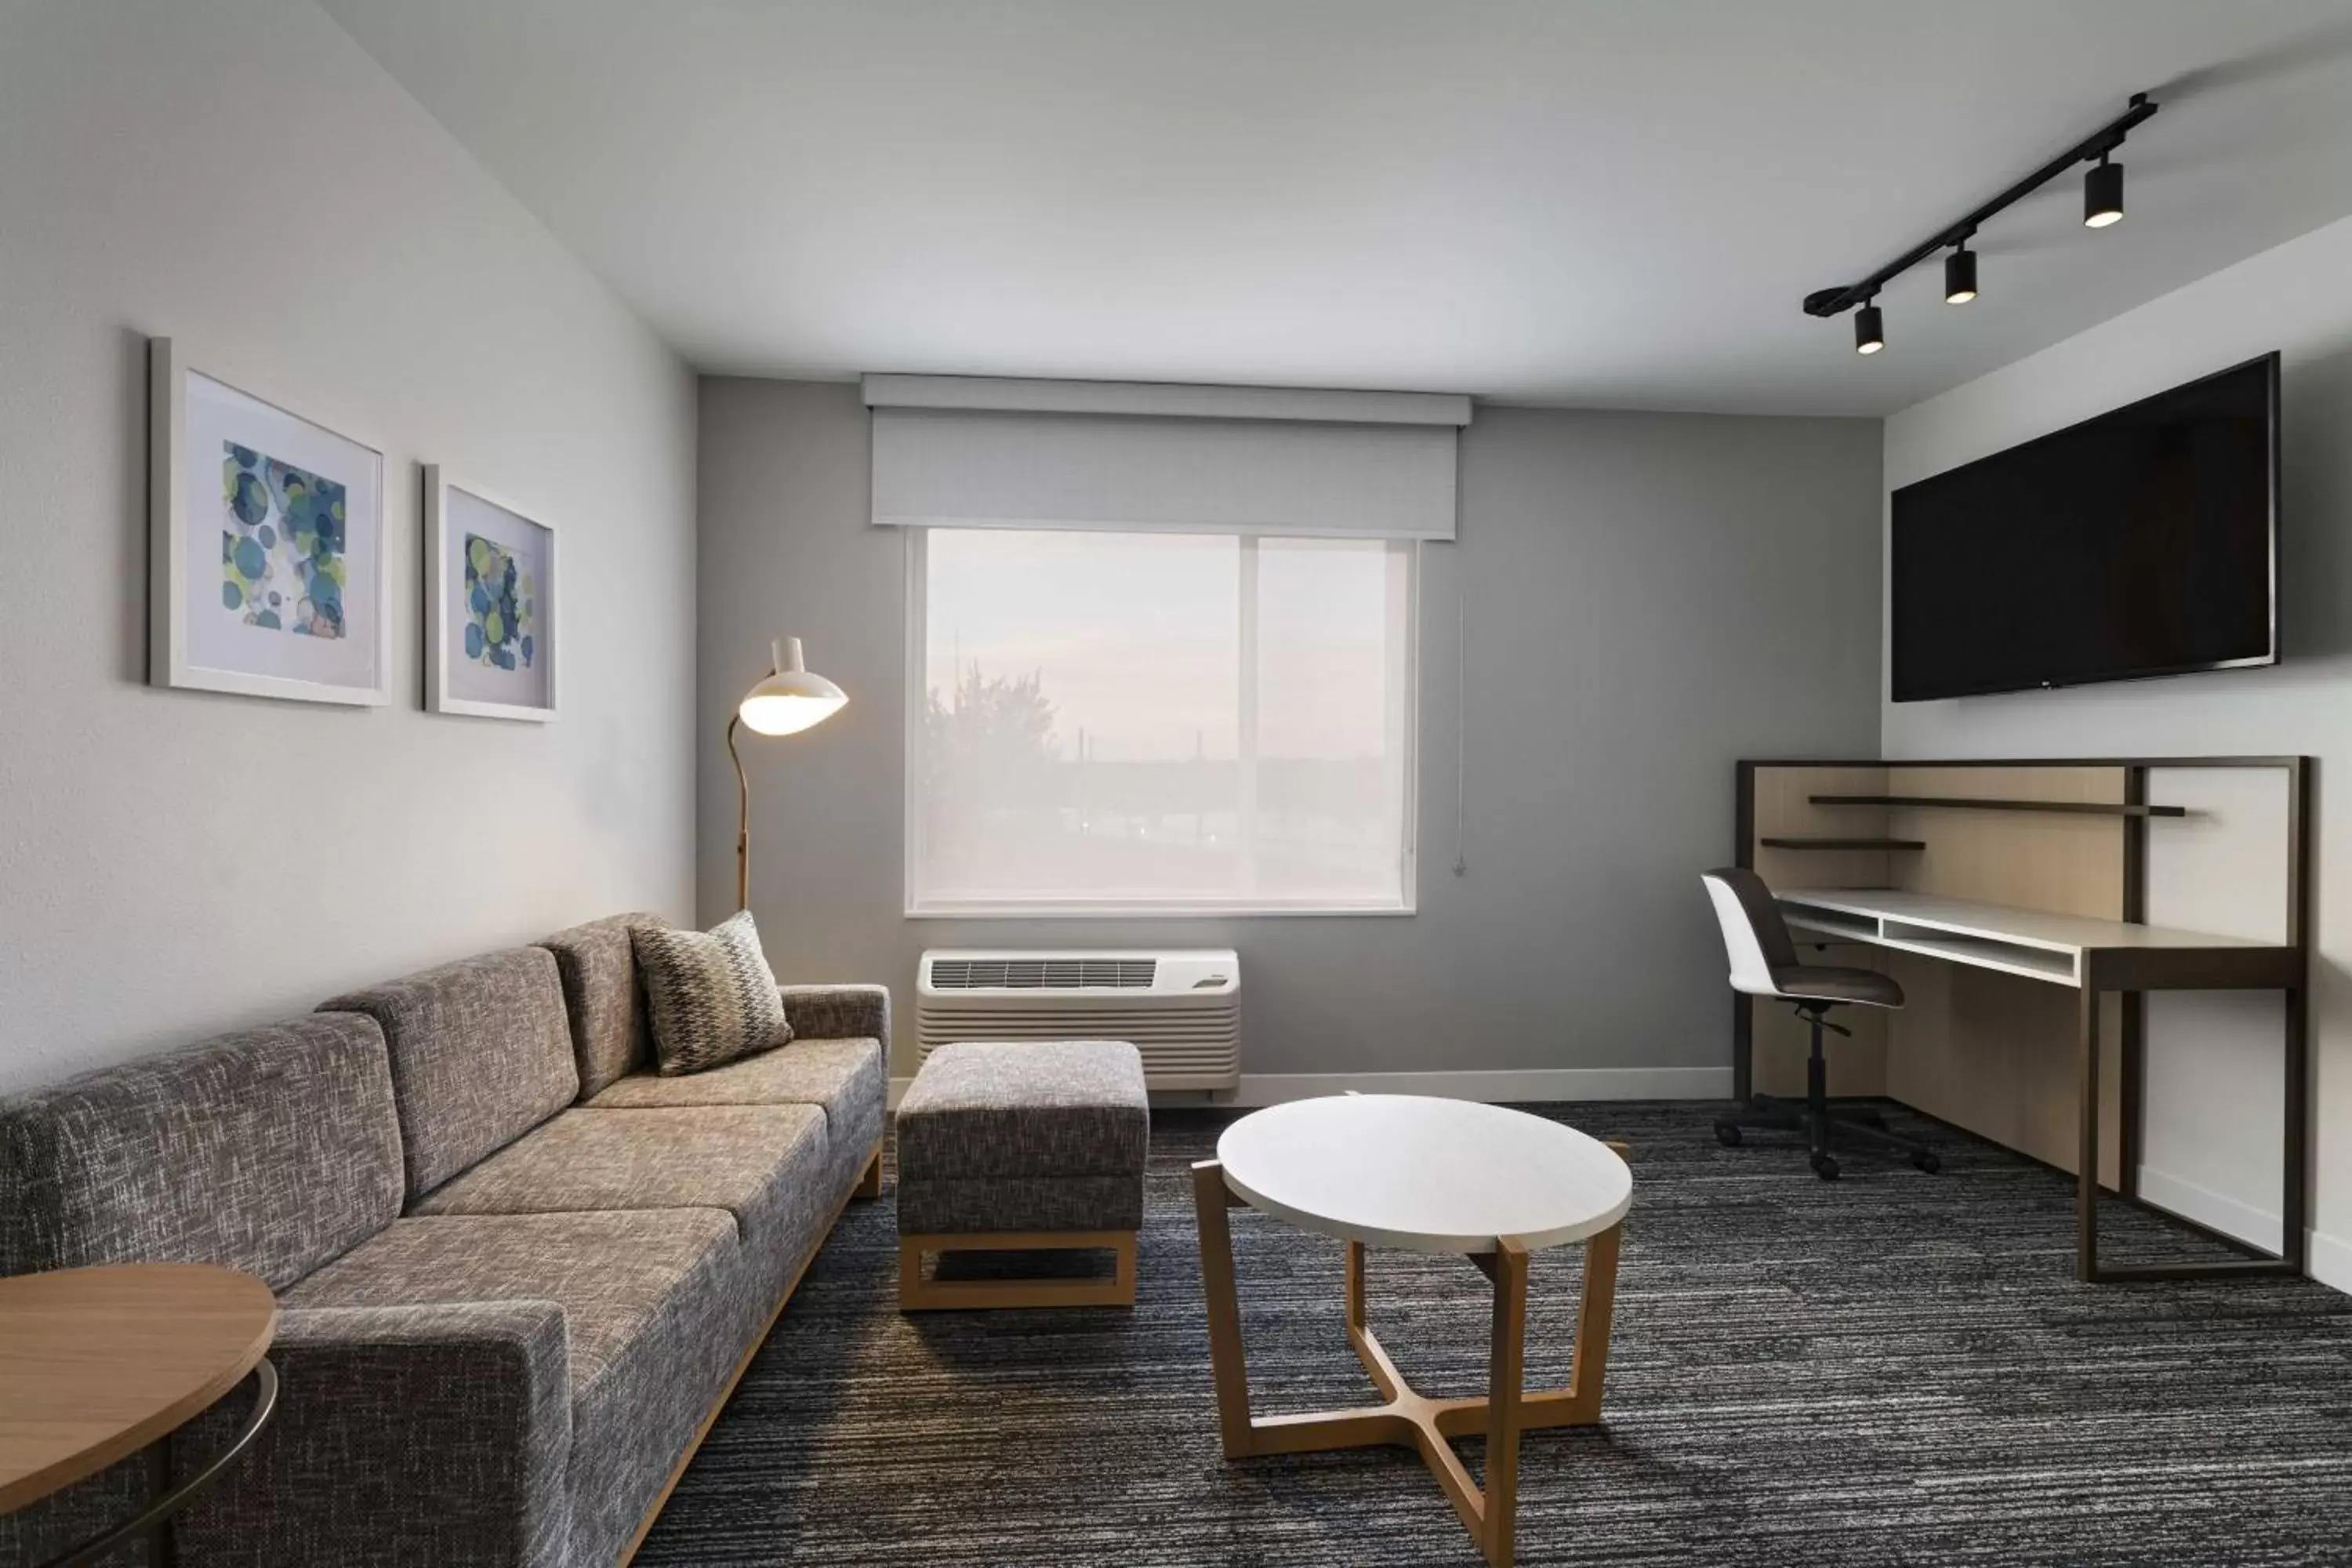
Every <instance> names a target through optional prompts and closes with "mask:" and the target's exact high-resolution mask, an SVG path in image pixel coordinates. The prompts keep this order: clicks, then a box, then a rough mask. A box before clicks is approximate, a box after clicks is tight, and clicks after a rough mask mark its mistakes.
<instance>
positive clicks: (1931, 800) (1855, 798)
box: [1811, 795, 2189, 816]
mask: <svg viewBox="0 0 2352 1568" xmlns="http://www.w3.org/2000/svg"><path fill="white" fill-rule="evenodd" d="M1811 800H1812V803H1813V804H1814V805H1925V806H1935V807H1937V808H1941V809H1949V810H1954V811H2048V812H2058V813H2063V814H2064V815H2066V816H2188V815H2189V808H2188V807H2187V806H2185V805H2139V804H2137V803H2132V804H2126V803H2125V802H2122V801H2108V800H1979V799H1978V798H1976V797H1975V796H1973V795H1813V796H1811Z"/></svg>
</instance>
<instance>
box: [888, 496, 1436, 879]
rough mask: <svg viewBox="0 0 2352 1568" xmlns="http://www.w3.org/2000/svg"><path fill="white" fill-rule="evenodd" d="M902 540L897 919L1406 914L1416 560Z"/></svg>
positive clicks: (1093, 543)
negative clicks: (904, 581) (901, 816)
mask: <svg viewBox="0 0 2352 1568" xmlns="http://www.w3.org/2000/svg"><path fill="white" fill-rule="evenodd" d="M910 537H911V540H912V545H911V549H910V557H909V560H910V571H909V592H910V595H911V597H912V603H911V604H910V605H909V614H908V625H909V626H910V628H911V629H912V634H913V637H914V639H915V643H914V647H913V648H912V650H911V658H910V659H909V668H910V669H911V670H912V671H914V672H915V673H916V677H917V680H918V682H919V688H920V689H919V690H917V691H916V692H914V693H912V694H911V696H912V699H913V700H912V702H911V704H910V715H909V731H908V767H907V792H908V799H907V826H908V840H907V841H908V865H907V904H908V912H909V913H910V914H954V913H980V912H996V913H1002V912H1008V911H1010V912H1025V913H1043V912H1052V911H1056V910H1068V911H1073V912H1087V913H1115V914H1145V913H1163V912H1185V911H1195V912H1198V911H1209V910H1214V911H1227V912H1241V913H1278V912H1307V911H1314V912H1341V911H1368V910H1370V911H1381V910H1389V911H1396V910H1409V909H1410V908H1411V907H1412V730H1413V717H1412V624H1413V614H1412V600H1413V594H1412V589H1413V566H1414V556H1413V551H1414V548H1415V547H1414V546H1413V544H1412V542H1406V541H1386V540H1352V539H1276V538H1257V537H1236V536H1233V535H1217V534H1197V533H1093V532H1071V531H1020V530H1007V529H970V530H966V529H935V530H929V531H912V532H911V534H910Z"/></svg>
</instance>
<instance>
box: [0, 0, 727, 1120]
mask: <svg viewBox="0 0 2352 1568" xmlns="http://www.w3.org/2000/svg"><path fill="white" fill-rule="evenodd" d="M0 212H5V216H0V590H4V591H5V599H6V607H5V613H0V1091H5V1090H6V1089H10V1088H14V1087H22V1086H26V1085H30V1084H34V1083H38V1082H42V1081H46V1080H48V1079H55V1078H58V1077H61V1076H63V1075H65V1074H67V1073H68V1072H69V1071H72V1070H75V1069H78V1068H84V1067H89V1066H94V1065H98V1064H101V1063H106V1062H111V1061H115V1060H120V1059H121V1058H128V1057H131V1056H135V1055H140V1054H143V1053H145V1052H148V1051H152V1050H155V1049H158V1048H162V1047H169V1046H173V1045H176V1044H180V1043H183V1042H187V1041H191V1040H194V1039H195V1038H197V1037H201V1036H203V1035H205V1034H207V1033H210V1032H213V1031H215V1030H219V1029H224V1028H229V1027H234V1026H244V1025H247V1024H250V1023H255V1022H258V1021H262V1020H266V1019H268V1018H271V1017H274V1016H283V1015H286V1014H289V1013H292V1012H297V1011H300V1010H303V1009H307V1008H308V1007H310V1005H313V1004H314V1003H316V1002H317V1001H318V1000H319V999H320V998H321V997H323V996H325V995H326V994H329V993H331V991H333V990H335V989H336V988H338V987H342V986H347V985H351V984H359V983H363V982H366V981H370V980H373V979H377V978H380V977H383V976H387V975H391V974H394V973H400V972H402V971H404V970H406V969H409V968H412V967H415V966H419V965H423V964H426V963H435V962H437V961H440V960H443V959H447V958H453V957H457V956H459V955H461V954H463V953H466V952H471V951H475V950H478V949H480V948H484V947H488V946H491V945H495V944H499V943H506V942H517V941H521V940H526V939H529V938H530V937H532V936H536V935H539V934H541V933H543V932H545V931H548V930H550V929H552V928H554V927H556V926H558V925H561V924H562V923H565V922H567V921H575V920H579V919H583V918H587V917H591V916H593V915H597V914H602V913H606V912H610V911H611V910H616V909H621V908H626V907H634V906H649V907H652V908H654V909H656V910H665V911H667V912H669V913H672V914H676V915H679V916H684V915H686V914H688V913H689V912H690V903H691V898H690V883H689V865H690V850H689V847H688V846H689V838H690V834H691V810H692V806H691V797H690V786H689V783H688V773H689V770H690V768H691V766H692V763H691V760H690V757H691V752H690V749H689V740H688V736H689V729H688V723H689V720H690V712H691V702H690V700H689V699H690V694H691V689H692V681H693V665H692V657H693V656H692V651H691V650H692V638H693V626H694V606H693V592H694V531H693V483H694V474H693V442H694V416H695V410H694V390H693V384H692V380H691V378H690V377H689V375H688V374H687V373H686V371H685V370H684V369H683V367H682V366H681V365H680V364H679V363H678V362H677V359H676V358H675V357H674V356H673V355H672V354H670V353H668V352H667V350H665V349H664V348H663V347H662V346H661V345H660V344H659V343H658V342H656V340H655V339H654V337H653V336H652V335H651V334H650V333H649V332H648V331H646V329H645V328H644V327H643V326H641V325H640V324H639V323H638V322H637V321H635V319H634V318H632V317H631V316H630V315H629V314H628V313H627V312H626V311H625V310H623V309H622V308H621V307H620V306H619V304H618V303H617V302H615V301H614V299H613V298H612V297H611V296H610V295H609V294H608V293H607V291H606V290H605V289H604V288H603V287H602V286H601V285H600V284H599V283H598V282H597V281H596V280H595V279H593V277H591V276H590V275H589V274H588V272H587V271H586V270H585V269H584V268H583V267H582V266H581V265H580V264H579V263H578V262H577V261H575V260H574V259H572V257H571V256H570V255H569V254H568V253H567V252H566V251H564V250H563V249H562V247H560V246H559V245H558V244H557V243H556V241H555V240H554V239H553V238H552V237H550V236H549V235H548V233H547V232H546V231H545V230H544V229H543V228H542V227H541V226H540V225H539V224H538V222H537V221H536V220H534V219H533V218H532V217H530V216H529V215H528V214H527V213H525V212H524V211H523V210H522V209H521V208H520V206H519V205H516V203H515V202H514V201H513V200H512V199H510V198H509V196H508V195H506V194H505V193H504V192H503V191H502V190H501V189H500V188H499V186H498V185H497V184H494V183H493V182H492V181H491V179H490V178H489V177H488V174H485V173H484V172H483V171H482V170H481V169H480V168H479V167H478V165H477V164H475V163H473V162H472V161H471V159H470V158H469V157H468V156H467V154H466V153H464V152H462V151H461V150H460V149H459V148H458V147H457V144H456V143H455V142H453V141H452V140H451V139H450V138H449V137H448V136H447V135H446V133H445V132H443V131H442V130H441V129H440V127H439V126H438V125H437V124H436V123H435V122H434V121H432V120H431V119H430V118H429V117H428V116H427V115H426V114H425V111H424V110H422V109H420V108H419V107H418V106H417V105H416V103H415V101H414V100H411V99H410V98H409V97H408V96H407V95H406V94H405V93H404V92H403V91H402V90H401V89H400V88H398V87H397V86H395V85H394V82H393V81H392V79H390V78H389V77H387V76H385V75H384V73H383V71H382V70H381V69H380V68H377V67H376V66H375V65H374V64H373V62H372V61H371V60H370V59H369V58H368V57H367V56H366V55H364V54H363V53H362V52H361V50H360V48H359V47H358V46H357V45H355V44H354V43H352V41H351V39H350V38H349V37H346V36H345V35H344V34H343V33H342V32H341V30H340V29H339V28H338V27H337V26H335V24H334V23H333V22H331V21H330V20H329V19H328V18H327V16H325V14H324V13H322V12H320V10H318V9H317V8H316V7H314V6H313V5H310V4H309V0H171V3H169V4H166V3H164V0H149V3H144V4H142V3H139V0H0ZM147 333H160V334H167V335H171V336H173V337H176V338H180V339H183V340H184V342H186V343H187V344H188V345H189V346H190V347H191V349H192V350H194V352H195V353H197V354H199V355H201V354H202V353H204V351H205V348H206V346H208V345H209V346H211V347H212V348H213V349H214V351H215V353H218V354H220V355H222V356H226V357H229V358H232V359H233V360H234V363H236V365H237V366H239V367H241V372H242V374H244V375H246V376H247V378H248V379H250V380H251V381H253V382H254V383H255V387H254V390H256V391H258V392H263V393H266V394H268V395H271V396H274V397H276V398H278V399H279V400H282V401H285V402H287V403H289V404H290V405H292V406H293V407H294V408H295V409H296V410H297V411H300V410H302V409H303V408H304V407H305V405H306V404H312V405H315V406H316V407H318V408H320V409H331V410H333V411H334V413H335V416H337V417H338V418H341V419H342V420H345V421H348V422H349V423H351V424H352V425H353V426H357V427H358V433H359V434H362V435H363V436H366V437H370V438H372V439H373V440H374V441H376V442H378V443H380V444H382V445H383V446H384V447H385V459H386V460H385V492H384V516H385V520H386V542H387V544H386V553H387V561H388V567H389V571H388V591H389V594H390V598H391V604H392V606H393V618H392V625H393V636H392V674H393V679H394V700H393V702H392V705H391V706H390V707H389V708H386V709H377V710H353V709H336V708H328V707H321V706H316V705H311V704H306V703H291V702H272V701H265V700H255V699H249V698H233V697H221V696H213V695H207V694H201V693H194V692H184V691H170V690H158V689H150V688H149V687H147V686H146V685H145V684H144V679H145V668H146V652H145V646H146V634H145V626H146V585H145V560H146V557H145V537H146V524H145V510H146V509H145V500H144V495H145V492H144V489H143V486H144V474H145V468H146V463H145V422H146V411H145V402H144V379H143V364H144V349H143V346H142V337H143V335H144V334H147ZM199 363H201V360H200V361H199ZM423 461H440V462H445V463H447V464H451V465H453V466H456V467H457V468H460V469H461V470H462V471H464V472H466V473H467V474H470V475H473V476H476V482H478V483H479V484H480V485H482V486H483V487H484V488H486V489H490V490H492V491H493V492H495V493H501V494H504V495H507V496H509V497H512V498H514V499H516V500H519V501H520V502H522V503H524V504H526V505H529V506H531V507H534V508H536V509H538V510H540V511H541V514H542V515H543V516H545V517H546V518H548V519H549V520H551V521H553V522H555V523H556V524H557V525H558V526H559V527H560V528H561V529H562V536H563V559H564V564H565V574H564V579H565V580H564V582H563V584H562V592H563V604H562V617H563V619H562V629H563V631H564V632H565V633H566V634H567V635H568V646H567V647H565V649H564V651H563V653H562V658H563V661H564V662H563V700H564V703H565V709H566V710H565V712H564V713H563V715H562V718H561V719H560V720H559V721H556V722H555V723H553V724H551V725H546V726H539V725H525V724H515V723H499V722H493V721H481V720H466V719H452V718H441V717H437V716H434V715H429V714H426V713H425V712H423V711H421V710H420V705H419V700H418V691H419V688H420V684H421V677H420V674H419V670H420V657H421V654H420V647H419V631H418V623H419V620H420V616H421V611H420V610H419V609H418V608H417V606H418V604H419V600H418V596H417V595H418V592H419V588H418V579H419V575H420V557H421V551H422V547H421V544H420V542H419V529H418V524H417V508H418V493H417V479H416V473H415V465H417V464H418V463H420V462H423Z"/></svg>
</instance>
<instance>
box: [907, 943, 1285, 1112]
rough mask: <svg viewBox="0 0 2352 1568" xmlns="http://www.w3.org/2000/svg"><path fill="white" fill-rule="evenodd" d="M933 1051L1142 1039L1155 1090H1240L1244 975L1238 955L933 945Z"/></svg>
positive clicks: (928, 994) (920, 982)
mask: <svg viewBox="0 0 2352 1568" xmlns="http://www.w3.org/2000/svg"><path fill="white" fill-rule="evenodd" d="M915 1027H916V1035H917V1041H918V1044H919V1046H920V1047H921V1050H922V1054H923V1055H924V1056H927V1057H928V1056H929V1055H930V1054H931V1052H932V1051H933V1050H935V1049H936V1048H938V1047H940V1046H944V1045H946V1044H948V1043H949V1042H950V1041H953V1040H1132V1041H1134V1042H1135V1047H1136V1049H1137V1050H1139V1051H1140V1052H1142V1053H1143V1077H1144V1081H1145V1082H1146V1083H1147V1084H1148V1085H1149V1086H1150V1087H1151V1088H1153V1089H1235V1088H1238V1087H1239V1086H1240V1084H1241V1079H1242V970H1241V963H1240V960H1239V959H1238V958H1236V957H1235V955H1234V953H1233V952H1231V951H1224V952H1200V951H1191V950H1185V951H1170V950H1166V949H1162V950H1160V951H1158V952H1003V951H989V952H978V951H964V950H961V949H956V950H950V949H934V950H933V951H931V952H926V953H925V954H923V963H922V968H921V970H920V972H919V973H918V975H917V977H916V1009H915Z"/></svg>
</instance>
